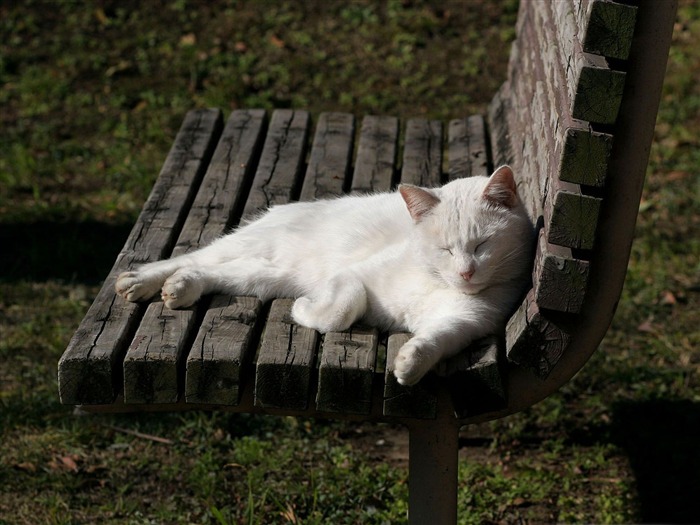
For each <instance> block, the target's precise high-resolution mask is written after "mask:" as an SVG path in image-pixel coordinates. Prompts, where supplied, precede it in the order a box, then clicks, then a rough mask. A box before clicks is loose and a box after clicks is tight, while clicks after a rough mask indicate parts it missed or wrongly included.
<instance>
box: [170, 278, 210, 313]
mask: <svg viewBox="0 0 700 525" xmlns="http://www.w3.org/2000/svg"><path fill="white" fill-rule="evenodd" d="M203 291H204V283H203V279H202V276H201V275H199V273H198V272H196V271H193V270H185V271H177V272H175V273H174V274H172V275H171V276H170V277H168V278H167V279H166V281H165V283H164V284H163V290H162V291H161V297H162V298H163V302H164V303H165V306H166V307H168V308H170V309H172V310H175V309H177V308H187V307H188V306H191V305H193V304H194V303H195V302H196V301H197V299H199V298H200V297H201V295H202V292H203Z"/></svg>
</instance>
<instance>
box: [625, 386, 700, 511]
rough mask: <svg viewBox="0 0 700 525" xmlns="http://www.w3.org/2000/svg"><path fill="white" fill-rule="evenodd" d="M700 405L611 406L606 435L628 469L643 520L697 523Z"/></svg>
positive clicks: (699, 508) (652, 403) (659, 402)
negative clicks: (609, 432) (622, 452)
mask: <svg viewBox="0 0 700 525" xmlns="http://www.w3.org/2000/svg"><path fill="white" fill-rule="evenodd" d="M698 437H700V404H699V403H693V402H691V401H667V400H657V401H644V402H637V403H635V402H629V403H624V404H620V405H618V406H616V408H615V412H614V419H613V428H612V438H613V440H614V441H615V443H616V444H617V445H619V446H620V447H622V448H623V449H625V450H626V451H627V453H628V455H629V459H630V463H631V465H632V468H633V469H634V473H635V478H636V480H637V490H638V493H639V500H640V505H641V509H640V514H641V518H642V520H643V521H644V522H645V523H697V522H698V519H699V517H700V453H699V451H698Z"/></svg>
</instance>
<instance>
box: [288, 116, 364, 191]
mask: <svg viewBox="0 0 700 525" xmlns="http://www.w3.org/2000/svg"><path fill="white" fill-rule="evenodd" d="M354 135H355V118H354V117H353V116H352V115H350V114H347V113H322V114H321V116H320V117H319V119H318V124H317V125H316V133H315V135H314V142H313V145H312V147H311V154H310V156H309V165H308V167H307V169H306V176H305V177H304V185H303V187H302V189H301V197H300V200H303V201H312V200H316V199H320V198H325V197H333V196H339V195H342V194H343V193H344V192H345V190H346V188H348V186H349V184H347V182H348V181H347V179H348V177H349V176H350V160H351V155H352V148H353V140H354Z"/></svg>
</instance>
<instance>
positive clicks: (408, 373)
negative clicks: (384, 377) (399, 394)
mask: <svg viewBox="0 0 700 525" xmlns="http://www.w3.org/2000/svg"><path fill="white" fill-rule="evenodd" d="M434 364H435V363H434V362H433V360H432V359H430V358H429V356H428V355H426V351H425V350H424V349H421V348H420V346H419V345H417V344H415V343H412V342H411V341H410V340H409V341H408V342H407V343H406V344H405V345H403V346H402V347H401V348H400V349H399V352H398V354H396V359H395V361H394V376H396V380H397V381H398V382H399V384H401V385H406V386H412V385H415V384H416V383H418V381H420V380H421V379H422V378H423V376H424V375H425V374H427V373H428V371H429V370H430V369H431V368H432V367H433V365H434Z"/></svg>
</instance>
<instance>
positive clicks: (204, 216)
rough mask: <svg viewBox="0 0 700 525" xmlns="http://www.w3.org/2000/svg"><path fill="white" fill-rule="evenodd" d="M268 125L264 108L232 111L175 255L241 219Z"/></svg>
mask: <svg viewBox="0 0 700 525" xmlns="http://www.w3.org/2000/svg"><path fill="white" fill-rule="evenodd" d="M265 127H266V122H265V111H264V110H262V109H249V110H243V109H241V110H236V111H233V112H232V113H231V115H230V117H229V119H228V121H227V122H226V127H225V128H224V132H223V134H222V135H221V140H220V141H219V144H218V146H217V147H216V151H215V152H214V156H213V157H212V159H211V162H210V164H209V168H208V169H207V173H206V175H205V176H204V179H203V180H202V185H201V187H200V189H199V192H197V198H196V199H195V201H194V203H192V210H191V211H190V214H189V215H188V216H187V221H186V222H185V226H184V227H183V229H182V234H181V235H180V238H179V239H178V242H177V246H176V247H175V249H174V250H173V255H181V254H184V253H188V252H190V251H192V250H196V249H198V248H200V247H201V246H206V245H207V244H210V243H211V242H212V241H214V240H215V239H217V238H218V237H220V236H221V235H222V234H223V233H225V231H226V229H227V228H228V227H230V226H231V225H232V224H235V223H236V222H237V220H238V218H239V217H240V215H241V212H242V210H243V208H244V204H245V201H246V197H247V196H248V189H249V188H250V184H251V181H252V178H253V174H254V173H255V169H256V163H257V161H258V158H259V154H260V149H261V148H262V145H263V139H264V138H265Z"/></svg>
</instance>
